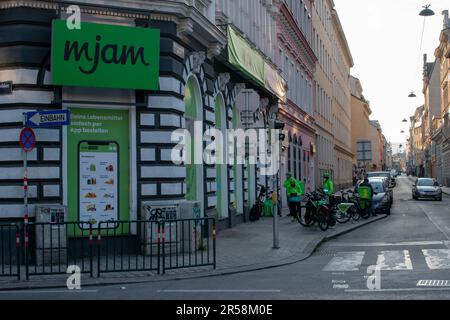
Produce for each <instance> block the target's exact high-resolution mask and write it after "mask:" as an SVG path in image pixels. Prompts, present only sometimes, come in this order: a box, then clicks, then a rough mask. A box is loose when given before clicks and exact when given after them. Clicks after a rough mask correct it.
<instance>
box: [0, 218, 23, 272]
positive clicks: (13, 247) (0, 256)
mask: <svg viewBox="0 0 450 320" xmlns="http://www.w3.org/2000/svg"><path fill="white" fill-rule="evenodd" d="M0 277H17V279H18V280H20V232H19V226H18V225H17V224H14V223H11V224H0Z"/></svg>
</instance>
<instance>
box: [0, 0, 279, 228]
mask: <svg viewBox="0 0 450 320" xmlns="http://www.w3.org/2000/svg"><path fill="white" fill-rule="evenodd" d="M70 2H71V1H66V2H64V3H59V2H58V1H25V2H24V1H9V2H8V3H0V22H1V23H2V25H3V27H2V28H4V30H5V31H6V33H5V36H4V37H2V38H1V39H0V41H1V42H2V45H1V47H0V51H1V54H0V57H1V58H0V81H2V82H7V83H11V84H12V86H11V92H9V93H8V94H2V95H0V167H1V169H0V218H1V219H9V220H16V219H22V218H23V216H24V215H25V214H26V213H25V212H24V209H23V176H24V170H23V160H22V158H23V154H22V152H21V150H20V146H19V143H18V137H19V132H20V130H21V128H22V118H23V116H22V113H23V112H26V111H39V110H61V109H68V110H70V112H71V117H72V122H71V124H70V126H68V127H59V128H39V129H35V133H36V137H37V146H36V148H35V149H34V150H33V151H32V152H30V153H29V154H28V173H27V174H28V184H29V200H30V202H29V204H30V206H29V212H27V214H29V216H30V218H31V219H32V220H33V219H34V212H35V208H36V206H37V205H64V206H67V208H68V220H69V221H76V220H81V219H85V218H86V217H88V216H91V217H96V219H97V220H98V217H97V216H96V215H95V214H94V213H92V212H93V211H95V210H93V209H96V210H97V212H99V211H101V210H100V209H99V208H100V206H101V205H104V204H103V203H102V204H100V203H99V204H95V203H94V202H95V201H93V200H92V199H91V200H89V201H91V202H92V203H90V202H89V201H88V199H87V198H86V197H88V196H87V195H89V197H91V198H92V193H93V191H92V190H93V189H95V188H94V185H96V184H97V180H99V181H100V179H103V178H101V177H100V176H98V177H96V176H95V174H94V172H95V171H96V170H97V168H101V166H102V165H103V162H104V160H101V159H100V158H99V159H96V160H95V156H97V155H89V152H90V151H89V150H92V148H97V149H98V150H103V149H104V148H107V149H108V148H109V149H108V150H109V151H108V150H106V151H105V153H108V152H109V153H108V154H106V155H102V156H104V157H109V158H108V159H109V160H108V161H109V162H111V163H110V164H109V165H108V166H107V167H108V168H109V171H108V174H109V175H113V176H112V177H110V178H109V179H107V180H105V181H104V182H105V184H107V185H108V187H109V188H110V189H111V190H110V192H108V193H105V194H107V195H108V197H112V198H113V199H117V202H114V203H112V204H107V206H106V209H105V210H106V211H108V212H106V213H104V214H105V215H107V216H108V219H120V220H128V219H132V220H135V219H144V218H145V212H144V206H146V205H152V204H154V203H158V204H161V205H172V204H174V203H178V202H183V201H192V202H195V203H196V205H197V206H198V207H199V209H200V210H199V212H200V215H201V216H210V217H215V218H217V220H218V223H219V228H226V227H232V226H233V225H235V224H236V223H239V222H243V221H246V220H247V218H246V213H248V208H249V207H251V205H252V204H253V203H254V201H255V199H256V186H257V183H258V182H262V183H264V181H265V180H266V179H265V178H264V177H262V175H261V174H260V172H261V166H260V165H258V164H255V165H251V164H250V163H249V162H248V161H245V162H244V163H241V164H240V163H239V162H237V161H230V162H228V161H227V162H225V163H224V164H208V163H206V162H203V161H202V160H203V159H200V161H197V162H194V161H188V160H195V159H197V160H198V158H195V157H199V156H197V154H198V152H197V151H199V153H200V154H202V150H203V149H205V148H206V146H207V143H208V142H211V141H212V137H211V136H210V135H209V134H205V135H204V134H203V133H205V132H208V131H207V130H208V129H213V128H217V129H219V130H221V131H224V130H229V129H238V128H244V127H246V125H247V122H246V121H245V117H246V116H247V115H248V114H246V112H251V113H252V115H255V114H260V113H268V110H269V109H271V110H275V112H276V110H277V109H278V106H279V105H280V103H281V101H284V98H285V94H286V86H285V82H284V80H283V79H282V77H281V70H279V69H278V68H277V67H276V65H275V62H274V61H275V60H276V54H277V37H276V17H277V14H278V7H277V6H275V5H274V4H273V3H272V1H248V2H247V1H244V2H242V1H234V2H233V1H195V2H190V3H189V4H186V2H185V1H170V2H169V1H168V2H165V1H143V0H142V1H139V0H138V1H125V0H112V1H109V2H108V4H105V3H104V2H101V3H100V2H99V3H98V4H83V5H81V4H79V3H78V5H80V9H81V28H82V29H83V28H93V30H94V32H97V33H99V34H100V33H101V34H102V36H100V35H99V36H98V37H97V38H89V37H87V38H83V39H82V40H80V41H84V42H85V44H84V45H83V46H82V47H77V46H76V45H75V44H73V45H72V47H71V49H70V51H66V52H65V53H66V55H65V57H66V58H67V57H68V58H69V59H70V58H71V54H72V57H74V59H76V62H77V61H78V62H79V63H85V64H84V65H83V64H81V65H80V68H79V70H78V69H76V70H69V69H67V68H65V67H64V66H65V65H64V63H65V62H66V61H65V60H64V59H63V58H61V57H64V55H63V54H61V53H64V51H63V49H64V43H62V44H61V42H58V39H59V38H58V37H53V38H52V36H51V35H52V33H53V34H54V33H55V32H59V33H58V34H61V38H62V37H67V39H69V40H67V41H70V39H71V37H72V34H71V33H70V32H72V31H70V30H69V29H67V28H66V27H65V25H64V23H65V19H66V18H67V17H68V14H66V7H67V6H68V4H70ZM255 12H257V14H255ZM87 22H89V23H90V24H84V23H87ZM117 28H120V30H119V29H117ZM8 30H9V31H8ZM73 32H76V31H73ZM122 33H124V34H125V33H127V34H129V35H130V37H118V36H117V35H118V34H122ZM144 33H145V35H146V36H143V34H144ZM147 33H148V35H149V36H147ZM80 34H81V35H82V36H84V35H85V34H86V33H80ZM114 34H115V35H116V36H112V35H114ZM102 39H103V41H104V42H101V41H102ZM107 41H108V42H107ZM150 41H152V42H151V44H149V43H150ZM116 42H117V44H116ZM66 44H67V43H66ZM96 44H97V45H104V46H105V48H103V56H102V59H103V60H102V61H100V62H99V64H98V65H97V66H96V67H97V69H96V70H94V68H91V69H90V70H89V68H90V66H89V64H88V63H87V62H80V61H81V60H80V59H82V58H83V54H84V56H85V57H86V58H89V54H90V52H89V51H88V50H89V46H90V47H91V48H93V47H94V46H95V45H96ZM132 46H133V47H139V48H141V49H139V51H137V52H134V51H130V50H131V49H130V48H131V47H132ZM119 47H122V48H124V49H123V50H126V48H128V53H127V54H125V55H123V56H122V58H123V60H117V59H118V58H117V57H116V54H117V51H114V50H117V48H119ZM158 47H159V48H158ZM61 48H62V49H61ZM114 48H116V49H114ZM66 49H67V48H66ZM156 49H159V50H156ZM77 50H79V51H78V52H77ZM91 50H92V49H91ZM108 50H110V51H108ZM144 52H145V54H148V56H147V55H145V56H144ZM133 53H135V54H136V55H135V56H134V59H133V57H132V59H131V60H130V59H128V60H127V58H129V56H130V55H133ZM236 53H239V54H237V55H233V54H236ZM247 56H251V57H252V59H253V60H254V61H256V60H257V61H258V63H259V64H258V68H256V69H254V68H253V69H252V68H251V66H250V64H251V61H250V63H249V61H248V60H246V59H244V58H243V57H247ZM50 57H51V58H50ZM139 58H140V59H139ZM240 58H242V59H240ZM58 59H60V60H58ZM88 60H89V59H88ZM120 61H122V64H125V63H131V64H132V66H133V68H132V69H126V71H124V70H122V71H120V70H121V69H120ZM127 61H128V62H127ZM130 61H131V62H130ZM150 61H151V63H149V62H150ZM113 62H114V63H113ZM101 63H103V65H102V64H101ZM73 65H74V66H77V64H76V63H73ZM116 67H117V68H118V69H114V68H116ZM146 68H149V70H150V71H151V75H152V76H151V79H148V82H147V81H146V79H147V77H142V76H139V75H142V74H145V75H147V74H148V73H147V72H148V71H146V70H147V69H146ZM82 70H84V71H82ZM105 70H108V72H109V73H108V75H105V74H103V75H102V73H103V72H105ZM115 70H118V71H117V72H118V73H119V74H120V75H119V76H114V77H113V76H112V73H111V72H112V71H115ZM130 70H132V71H130ZM80 71H82V72H83V74H79V73H80ZM77 72H78V74H76V76H73V74H72V73H77ZM133 72H135V76H133V75H132V74H131V73H133ZM80 78H82V79H84V81H83V82H81V83H80V81H79V79H80ZM125 80H126V81H125ZM141 82H142V83H141ZM249 92H250V93H251V94H254V95H256V97H257V99H256V103H254V104H252V105H251V106H249V105H248V103H245V102H243V101H246V100H245V96H246V95H247V94H249ZM255 104H256V105H255ZM252 118H253V119H255V117H252ZM257 121H259V120H254V121H253V122H252V123H251V124H252V125H255V122H257ZM261 123H262V122H261ZM256 125H257V124H256ZM263 125H264V124H263V123H262V124H261V125H260V126H263ZM178 129H185V130H187V132H188V133H189V134H190V136H192V137H195V138H194V139H192V140H190V141H186V140H183V137H180V136H178V137H174V135H173V134H174V131H175V130H178ZM198 134H199V135H200V138H199V139H196V138H197V137H198ZM184 137H186V136H184ZM202 138H203V139H202ZM202 140H203V141H202ZM105 143H106V144H105ZM223 145H225V144H223ZM177 146H181V147H182V149H180V150H181V151H180V150H178V149H174V148H176V147H177ZM174 150H176V151H177V152H174ZM230 150H233V148H228V149H227V148H223V149H221V150H218V154H222V156H224V155H225V154H226V155H228V152H230ZM193 151H195V152H193ZM100 153H101V152H99V154H100ZM230 153H231V154H232V155H235V153H233V152H232V151H231V152H230ZM84 157H87V158H92V157H93V159H94V160H95V161H97V160H98V163H97V162H95V163H91V164H90V165H88V166H87V167H85V166H84V165H85V164H86V165H87V163H84V162H80V161H81V160H83V159H84ZM223 158H225V159H229V157H225V156H224V157H223ZM231 158H232V157H231ZM80 159H81V160H80ZM105 161H106V160H105ZM86 168H88V169H89V170H88V169H86ZM83 170H88V171H89V172H84V171H83ZM115 171H117V172H115ZM104 176H105V175H103V176H102V177H104ZM101 181H103V180H101ZM106 182H108V183H106ZM78 187H80V190H81V189H82V190H91V189H92V190H91V191H89V192H88V193H86V194H84V193H83V194H82V193H80V191H77V190H78V189H77V188H78ZM102 190H103V189H102ZM108 190H109V189H108ZM99 192H101V190H100V191H99ZM97 196H98V195H97ZM85 198H86V199H85ZM88 202H89V204H88ZM85 206H86V208H88V209H89V210H87V209H86V208H85ZM85 209H86V210H85ZM105 210H103V211H105ZM99 214H100V213H99ZM99 217H101V216H99Z"/></svg>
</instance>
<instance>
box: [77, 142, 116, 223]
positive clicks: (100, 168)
mask: <svg viewBox="0 0 450 320" xmlns="http://www.w3.org/2000/svg"><path fill="white" fill-rule="evenodd" d="M78 146H79V147H78V150H79V151H78V159H79V166H78V168H79V171H78V172H79V174H78V185H79V193H78V208H79V210H78V212H79V220H80V221H95V223H94V224H93V227H94V228H97V227H98V221H117V220H119V215H118V212H119V211H118V198H119V188H118V185H119V181H118V169H119V167H118V153H119V145H118V144H117V143H116V142H98V141H82V142H80V143H79V144H78Z"/></svg>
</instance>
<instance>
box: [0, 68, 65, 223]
mask: <svg viewBox="0 0 450 320" xmlns="http://www.w3.org/2000/svg"><path fill="white" fill-rule="evenodd" d="M38 72H39V70H37V69H26V68H17V69H11V70H0V81H12V82H13V84H14V85H15V86H20V85H28V86H29V85H36V83H37V77H38ZM43 84H44V85H51V75H50V73H49V72H46V73H45V77H44V82H43ZM53 100H54V93H53V91H51V90H36V89H34V90H31V89H27V88H22V87H19V88H17V89H16V90H13V92H12V94H8V95H0V218H19V217H22V216H23V204H22V203H23V186H22V185H21V183H20V182H21V181H22V180H23V176H24V170H23V165H22V161H23V151H22V149H21V148H20V146H19V135H20V131H21V129H22V128H21V127H22V125H21V123H22V121H23V113H25V112H31V111H36V110H38V109H39V110H45V109H49V108H48V107H47V106H48V105H50V104H52V102H53ZM10 104H17V105H18V107H17V108H11V106H10ZM23 104H31V105H33V107H32V108H30V107H24V106H21V105H23ZM4 105H8V106H7V107H5V106H4ZM34 106H35V107H34ZM14 126H16V127H14ZM34 132H35V134H36V139H37V141H38V148H36V149H34V150H32V151H31V152H29V153H28V154H27V158H28V160H29V161H30V164H29V167H28V178H29V179H30V180H31V181H30V182H29V188H28V190H29V191H28V195H29V197H30V198H32V199H36V198H38V197H41V196H42V197H43V198H42V199H41V198H38V201H40V202H45V201H49V200H50V199H52V198H61V193H62V190H61V186H60V184H59V183H58V182H55V181H54V180H60V179H61V176H60V172H61V169H60V165H61V145H60V144H61V141H60V136H61V135H60V130H59V129H53V128H46V129H34ZM41 143H45V144H48V145H40V144H41ZM38 154H40V155H41V156H40V158H38ZM40 161H52V162H55V164H53V165H48V164H44V163H41V162H40ZM11 163H15V164H13V165H11ZM50 179H51V180H50ZM32 180H38V184H36V182H34V181H32ZM49 180H50V181H49ZM40 194H41V195H40ZM46 199H47V200H46ZM53 204H54V203H53ZM34 210H35V205H30V206H29V214H30V216H34Z"/></svg>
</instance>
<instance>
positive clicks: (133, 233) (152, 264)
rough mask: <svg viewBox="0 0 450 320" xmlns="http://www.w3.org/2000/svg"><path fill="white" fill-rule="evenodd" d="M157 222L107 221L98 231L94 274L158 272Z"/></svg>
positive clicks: (100, 225) (100, 224) (101, 224)
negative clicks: (95, 271)
mask: <svg viewBox="0 0 450 320" xmlns="http://www.w3.org/2000/svg"><path fill="white" fill-rule="evenodd" d="M159 224H160V223H159V222H157V221H108V222H101V223H99V226H98V229H97V268H98V269H97V270H98V271H97V272H98V275H99V276H100V274H101V273H105V272H124V271H157V272H158V273H159V272H160V266H159V263H158V262H159V260H158V257H159V254H160V245H159V240H158V239H159V230H160V229H159Z"/></svg>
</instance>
